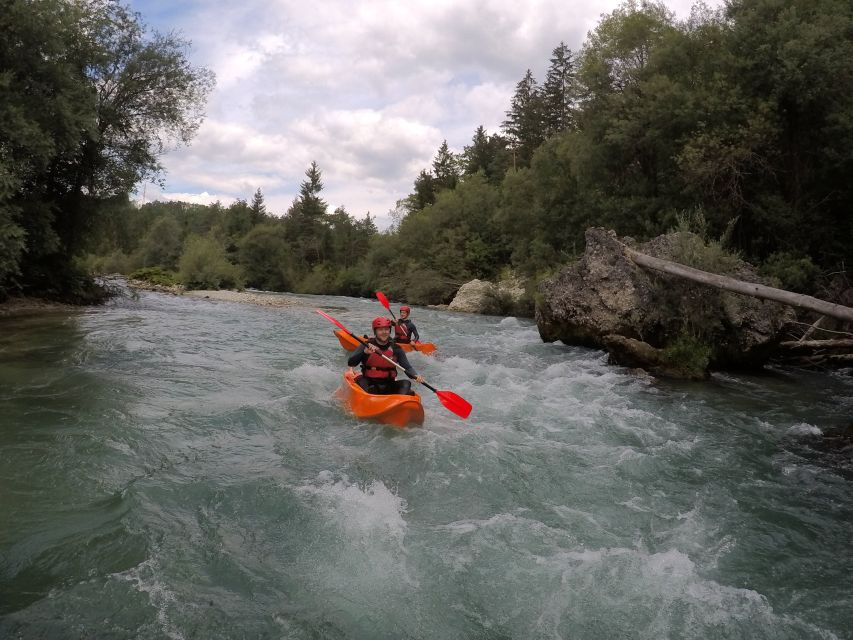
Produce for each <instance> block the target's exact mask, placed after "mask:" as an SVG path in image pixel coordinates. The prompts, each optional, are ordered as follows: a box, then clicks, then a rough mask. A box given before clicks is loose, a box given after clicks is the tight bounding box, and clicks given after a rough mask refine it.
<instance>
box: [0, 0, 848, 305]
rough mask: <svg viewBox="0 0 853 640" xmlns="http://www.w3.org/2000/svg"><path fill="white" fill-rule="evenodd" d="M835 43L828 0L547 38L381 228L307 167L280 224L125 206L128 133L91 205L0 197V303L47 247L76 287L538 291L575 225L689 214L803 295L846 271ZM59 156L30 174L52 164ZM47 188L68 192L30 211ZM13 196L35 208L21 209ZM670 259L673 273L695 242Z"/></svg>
mask: <svg viewBox="0 0 853 640" xmlns="http://www.w3.org/2000/svg"><path fill="white" fill-rule="evenodd" d="M21 4H23V3H21ZM48 4H49V3H48ZM45 6H47V5H45ZM108 6H114V5H108ZM4 19H6V20H7V21H8V20H9V18H4ZM62 24H65V23H62ZM851 34H853V5H851V4H850V3H849V2H846V1H844V0H808V1H806V0H788V1H787V2H783V3H780V2H776V1H775V0H732V1H731V2H729V3H727V5H726V6H725V7H724V8H722V9H720V10H712V9H709V8H707V7H704V6H703V5H697V6H696V7H695V8H694V9H693V11H692V13H691V14H690V16H689V17H688V18H686V19H684V20H680V21H679V20H676V19H675V17H674V15H673V14H672V12H670V11H669V10H668V9H667V8H666V7H665V5H664V4H661V3H655V2H635V1H628V2H626V3H624V4H623V5H622V6H621V7H619V8H618V9H617V10H615V11H613V12H612V13H610V14H607V15H604V16H603V17H602V19H601V20H600V22H599V23H598V25H597V26H596V27H595V29H594V30H593V31H591V32H590V33H589V34H588V37H587V39H586V41H585V42H584V43H583V46H582V47H581V48H580V50H578V51H572V50H570V49H569V48H568V47H567V46H566V45H565V44H563V43H560V44H559V45H558V46H556V47H555V48H554V50H553V53H552V55H551V57H550V59H549V60H547V61H542V62H543V63H544V64H543V65H542V66H543V69H544V75H541V76H539V73H535V72H534V70H532V69H530V70H527V71H526V72H525V73H524V74H523V77H522V78H521V80H520V81H519V82H518V85H517V86H516V89H515V92H514V95H513V96H511V99H510V100H509V104H508V110H507V118H506V121H505V122H504V124H503V127H502V130H501V131H500V132H488V131H486V130H485V129H484V128H483V127H482V126H480V127H477V128H476V130H475V131H474V133H473V135H472V138H471V141H470V143H469V144H468V145H466V146H465V148H464V149H463V150H462V151H461V152H458V153H456V152H454V151H452V150H451V149H450V148H449V147H448V145H447V144H446V143H444V144H442V145H441V147H440V148H439V149H438V150H437V152H436V155H435V157H434V160H433V162H432V165H431V166H430V167H427V168H424V169H423V170H422V171H421V172H420V173H419V174H418V175H417V176H416V177H415V179H414V183H413V189H412V192H411V193H410V194H409V195H408V196H406V197H404V198H402V199H401V200H400V201H399V202H398V203H397V205H396V208H395V210H394V211H393V213H392V217H393V220H394V223H393V225H392V226H391V227H390V229H388V230H385V231H382V232H380V231H379V230H378V229H377V228H376V225H375V222H374V220H373V219H372V218H371V217H370V216H369V215H368V216H367V217H365V218H360V217H356V216H354V215H351V214H350V212H348V211H347V210H346V209H344V208H342V207H341V208H338V209H335V210H334V211H330V208H329V206H328V205H327V203H326V202H325V201H324V200H323V198H322V189H323V182H322V173H321V168H320V167H318V166H317V165H316V164H314V163H311V164H310V166H308V169H307V171H306V175H305V180H304V181H303V183H302V186H301V189H300V192H299V194H298V195H297V196H296V197H295V199H294V201H293V204H292V205H291V207H290V208H289V209H288V210H287V211H286V212H275V213H283V215H272V213H273V212H269V211H267V209H266V206H265V204H264V201H263V195H262V193H261V192H260V190H258V191H257V192H256V193H255V194H254V196H253V197H251V198H248V199H247V200H245V201H244V200H239V201H237V202H235V203H234V204H231V205H229V206H222V205H220V204H213V205H209V206H202V205H191V204H186V203H177V202H170V203H164V202H153V203H148V204H145V205H143V206H141V207H139V206H136V205H133V204H131V203H130V201H129V200H128V199H127V195H126V194H127V190H128V189H129V186H130V185H131V184H133V183H134V181H136V180H138V179H139V178H140V177H142V176H143V175H147V174H148V173H149V172H151V171H153V170H154V169H155V168H156V155H155V153H154V152H155V151H156V145H157V141H156V140H155V141H151V140H148V141H147V142H146V141H145V140H142V142H143V143H144V144H142V152H141V156H140V158H137V156H136V155H134V154H132V153H130V152H129V150H127V151H126V152H125V153H124V155H121V154H120V155H119V160H120V161H121V162H120V163H119V165H118V166H117V167H113V166H112V164H110V163H108V162H106V159H107V158H110V157H112V156H109V155H106V150H107V148H108V147H106V146H104V145H105V144H106V142H104V143H101V147H102V148H101V150H102V152H103V155H100V156H98V155H95V156H94V157H95V158H100V159H101V163H100V164H97V163H96V164H97V167H98V169H99V170H98V171H94V173H92V172H90V173H88V174H87V173H86V172H85V171H83V174H82V175H83V176H88V177H89V181H88V184H90V185H91V187H92V190H91V191H89V190H87V189H84V188H83V185H82V184H81V185H80V188H77V183H76V182H75V181H74V180H73V179H72V178H76V176H77V174H76V173H75V174H73V175H72V176H67V177H65V179H64V180H59V178H60V177H63V176H59V177H57V178H56V179H54V177H53V176H52V174H50V173H49V172H47V169H45V172H43V173H42V174H37V175H34V176H33V177H32V179H31V180H29V181H22V180H19V181H18V182H13V183H10V184H12V186H11V187H9V188H7V191H6V192H5V193H3V194H0V199H3V200H2V201H3V202H5V203H6V204H5V205H4V207H5V208H3V209H0V282H2V283H3V284H2V285H0V290H9V289H10V288H15V287H16V286H17V287H19V288H23V289H27V288H38V287H39V286H44V282H45V279H46V278H47V279H49V276H50V274H52V273H55V272H54V271H51V264H52V263H51V260H56V257H55V256H56V255H57V254H58V253H59V254H61V255H62V256H63V259H66V258H67V257H69V256H72V255H73V256H76V258H77V261H76V264H77V265H79V266H81V267H84V268H85V269H86V270H88V271H89V272H115V271H118V272H123V273H130V272H131V271H134V270H136V269H139V268H150V267H159V268H160V269H162V271H163V272H164V273H167V274H169V277H170V278H174V279H175V280H176V281H181V282H183V283H184V284H186V285H187V286H190V287H194V286H195V287H217V286H220V287H240V286H251V287H259V288H263V289H271V290H280V291H284V290H289V291H297V292H306V293H332V294H343V295H368V294H371V293H372V291H374V290H376V289H382V290H383V291H385V292H386V293H387V294H388V295H390V296H392V297H395V298H398V299H405V300H408V301H410V302H413V303H421V304H426V303H441V302H448V301H449V299H450V298H451V297H452V295H453V293H454V292H455V291H456V289H457V288H458V287H459V285H461V284H462V283H463V282H466V281H468V280H471V279H473V278H480V279H491V280H494V279H496V278H498V277H499V276H500V274H502V273H506V272H507V271H510V272H512V273H513V274H514V275H516V276H520V277H522V278H526V279H527V280H528V281H529V282H530V283H532V284H535V283H536V282H538V281H539V280H540V279H541V278H542V277H543V276H545V275H547V274H549V273H552V272H553V271H554V270H555V269H557V268H558V267H559V266H560V265H562V264H565V263H567V262H570V261H572V260H573V259H574V258H576V256H578V255H579V254H580V253H581V252H582V250H583V246H584V231H585V230H586V229H587V228H588V227H590V226H604V227H608V228H612V229H615V230H616V232H617V233H618V234H619V235H620V236H626V235H628V236H633V237H635V238H637V239H640V240H642V239H647V238H650V237H653V236H656V235H658V234H660V233H664V232H666V231H668V230H670V229H673V228H676V227H679V225H681V226H683V225H684V224H685V219H686V217H687V218H691V217H692V219H693V222H692V223H691V224H692V225H693V227H694V228H693V230H697V229H696V228H695V227H696V225H697V224H698V225H700V226H701V229H700V231H701V233H700V235H701V236H702V237H704V238H705V239H706V241H707V243H710V244H706V247H705V248H704V249H703V252H702V254H701V255H699V254H696V255H695V256H693V257H694V258H696V259H699V258H702V259H712V260H718V261H723V262H725V261H726V260H733V259H734V258H732V257H731V256H738V257H739V258H741V259H744V260H747V261H749V262H751V263H753V264H757V265H760V266H761V269H762V273H764V274H765V275H767V276H770V277H773V278H775V280H774V282H776V284H778V285H779V286H782V287H785V288H790V289H793V290H797V291H804V292H815V291H816V290H817V289H818V288H819V287H820V286H822V284H823V283H825V281H826V278H825V274H831V273H833V274H838V273H841V272H844V270H845V267H846V265H847V264H849V263H850V262H851V261H852V260H853V217H851V216H850V214H849V210H850V202H852V201H853V183H851V182H850V181H849V179H848V177H849V175H850V174H851V170H852V169H853V65H851V63H850V60H853V35H851ZM60 35H61V34H59V35H57V36H56V38H57V39H58V41H60V42H61V41H62V40H61V37H60ZM154 43H155V44H156V45H157V46H155V51H157V50H159V49H157V47H161V48H162V47H165V48H166V50H168V51H171V52H175V51H176V47H177V46H178V43H175V42H172V41H169V40H163V39H159V40H155V41H154ZM0 46H6V47H7V49H8V45H0ZM152 46H154V45H152ZM98 52H99V55H100V56H101V58H104V59H106V57H109V56H115V55H118V52H111V51H109V50H107V49H104V48H103V47H102V48H100V49H98ZM6 55H7V56H8V51H7V53H6ZM175 55H177V53H175ZM101 58H98V59H101ZM180 60H183V58H180ZM522 64H523V63H522ZM52 69H53V68H52V67H51V69H49V70H52ZM178 71H180V72H181V73H183V74H184V76H183V77H184V78H185V81H186V84H185V85H184V86H186V90H187V92H188V93H187V98H188V102H189V103H196V102H197V101H198V100H199V99H201V98H202V97H203V95H204V93H205V90H206V89H207V88H208V87H209V75H208V74H206V73H203V72H202V71H201V70H194V69H191V68H189V67H188V66H187V65H186V63H185V61H184V62H182V64H181V65H178ZM537 76H539V77H542V78H543V81H542V82H541V83H540V82H539V81H538V80H537ZM3 77H6V76H3ZM51 78H53V77H52V76H51ZM51 78H48V79H47V80H46V81H56V78H53V80H51ZM59 78H60V79H61V78H62V76H61V74H59ZM89 86H90V88H91V87H92V86H94V87H97V86H99V85H97V83H95V84H90V85H89ZM7 91H8V89H7ZM2 99H3V100H7V98H2ZM36 112H38V110H36ZM95 115H97V114H95ZM88 117H89V119H90V120H88V121H87V122H89V121H91V122H97V119H95V120H93V119H92V118H93V115H92V114H89V116H88ZM122 122H123V121H122ZM170 122H172V123H173V124H174V127H175V128H176V129H178V130H179V131H180V132H182V133H183V134H185V135H184V137H188V135H189V134H190V133H191V130H192V127H193V126H194V125H195V124H196V123H197V120H195V119H192V118H191V117H190V115H189V113H185V112H180V114H178V113H175V115H174V117H173V120H170ZM0 126H3V125H0ZM132 131H136V129H133V130H132ZM4 135H5V134H4ZM72 138H73V137H72ZM56 139H57V140H62V141H65V144H66V146H67V148H68V149H67V151H65V153H66V155H65V156H62V157H67V156H68V154H70V153H72V152H75V153H78V154H79V152H81V150H84V149H87V148H88V146H87V143H86V140H87V138H85V136H84V140H83V142H80V140H76V141H75V140H74V139H70V140H66V138H62V137H60V136H59V134H58V133H57V136H56ZM115 139H116V138H115V137H110V136H108V135H103V136H101V137H99V138H97V140H104V141H111V140H115ZM119 139H122V140H123V138H119ZM132 140H137V141H139V140H140V139H138V138H132ZM75 142H76V144H75ZM55 146H56V145H54V147H55ZM96 146H97V145H96ZM131 146H132V145H131ZM65 148H66V147H61V149H65ZM116 148H120V149H127V147H126V146H120V147H116ZM133 148H134V149H135V148H136V147H133ZM55 153H59V152H55ZM53 159H55V155H54V156H50V154H48V155H47V156H46V159H45V160H44V162H43V164H44V166H45V167H55V166H61V167H64V166H66V164H62V163H59V164H57V163H56V162H55V161H53ZM308 160H309V159H306V165H307V164H308ZM3 166H4V167H11V166H13V165H12V164H10V163H8V162H6V164H4V165H3ZM7 171H8V170H7ZM102 174H103V176H104V177H103V179H101V176H102ZM13 177H14V176H13ZM96 178H97V179H96ZM84 182H85V180H84ZM57 183H60V184H62V185H66V187H64V191H61V193H60V195H63V196H64V197H62V198H56V197H54V198H53V199H52V200H49V201H48V202H47V203H46V202H45V201H44V200H43V199H39V198H36V199H35V200H32V196H33V195H34V194H36V195H38V194H40V193H42V192H43V191H44V185H45V184H51V185H55V184H57ZM24 184H27V185H38V186H39V189H40V191H39V190H35V191H34V189H35V187H33V188H28V190H24V187H23V186H22V185H24ZM102 184H103V185H109V187H110V188H109V189H105V188H101V185H102ZM71 187H74V188H71ZM10 194H12V195H11V196H10ZM78 201H81V202H85V203H87V205H88V206H87V207H83V208H82V209H81V206H82V205H81V204H80V202H78ZM10 203H11V204H10ZM22 203H30V204H27V206H28V207H29V208H30V209H32V210H34V211H36V212H40V213H38V214H37V215H35V216H25V215H23V214H22V213H21V210H20V207H21V206H23V204H22ZM36 203H40V204H36ZM69 204H70V205H71V208H70V209H67V210H66V208H65V207H66V205H69ZM95 205H97V206H95ZM66 211H67V215H66ZM81 211H85V212H86V213H85V215H83V214H82V213H81ZM16 212H17V213H16ZM57 212H62V213H61V215H60V214H58V213H57ZM685 212H689V213H685ZM695 212H700V213H701V215H697V214H695ZM3 216H5V218H3ZM685 216H686V217H685ZM25 220H30V222H26V225H29V226H25V222H24V221H25ZM27 243H29V245H28V244H27ZM30 247H31V248H30ZM683 249H684V252H685V260H686V261H687V263H689V262H690V259H691V251H694V249H695V248H691V247H689V246H685V247H683ZM694 253H695V251H694ZM706 266H707V265H706ZM39 283H42V284H41V285H39ZM529 291H530V296H531V298H532V293H533V291H534V287H533V286H530V287H529Z"/></svg>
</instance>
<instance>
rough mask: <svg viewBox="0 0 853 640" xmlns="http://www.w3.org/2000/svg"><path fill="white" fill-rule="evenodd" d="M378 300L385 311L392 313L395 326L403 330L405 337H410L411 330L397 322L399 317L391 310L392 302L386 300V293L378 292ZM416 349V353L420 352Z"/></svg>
mask: <svg viewBox="0 0 853 640" xmlns="http://www.w3.org/2000/svg"><path fill="white" fill-rule="evenodd" d="M376 298H377V299H378V300H379V303H380V304H381V305H382V306H383V307H385V310H386V311H387V312H388V313H390V314H391V317H392V318H394V324H395V325H397V326H398V327H400V329H402V330H403V335H404V336H408V335H409V330H408V329H407V328H406V327H405V325H401V324H400V323H399V322H398V321H397V316H395V315H394V312H393V311H392V310H391V303H390V302H388V298H386V297H385V294H384V293H382V292H381V291H377V292H376ZM414 349H415V351H417V350H418V348H417V347H414Z"/></svg>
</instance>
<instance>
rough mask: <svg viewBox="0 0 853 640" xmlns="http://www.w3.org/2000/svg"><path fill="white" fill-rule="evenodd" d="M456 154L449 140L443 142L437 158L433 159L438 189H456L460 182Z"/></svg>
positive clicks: (433, 170)
mask: <svg viewBox="0 0 853 640" xmlns="http://www.w3.org/2000/svg"><path fill="white" fill-rule="evenodd" d="M458 164H459V162H458V160H457V158H456V156H455V155H454V154H453V152H452V151H450V149H449V147H448V146H447V140H445V141H444V142H442V143H441V146H440V147H439V148H438V152H437V153H436V154H435V159H434V160H433V161H432V173H433V175H434V176H435V182H436V186H437V187H438V189H455V188H456V184H457V183H458V182H459V168H458Z"/></svg>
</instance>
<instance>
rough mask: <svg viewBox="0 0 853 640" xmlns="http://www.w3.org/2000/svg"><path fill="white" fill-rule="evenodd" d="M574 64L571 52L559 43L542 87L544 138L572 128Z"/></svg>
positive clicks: (574, 88) (574, 91)
mask: <svg viewBox="0 0 853 640" xmlns="http://www.w3.org/2000/svg"><path fill="white" fill-rule="evenodd" d="M576 92H577V89H576V87H575V62H574V58H573V56H572V51H571V49H569V48H568V47H567V46H566V45H565V43H563V42H561V43H560V45H559V46H558V47H556V48H555V49H554V51H553V53H552V54H551V66H550V67H548V74H547V76H546V77H545V84H544V85H543V87H542V103H543V104H542V107H543V111H544V114H543V118H544V121H545V123H544V125H545V136H546V137H549V136H553V135H554V134H556V133H559V132H561V131H565V130H566V129H570V128H572V127H573V126H574V124H575V122H574V120H575V118H574V101H575V95H576Z"/></svg>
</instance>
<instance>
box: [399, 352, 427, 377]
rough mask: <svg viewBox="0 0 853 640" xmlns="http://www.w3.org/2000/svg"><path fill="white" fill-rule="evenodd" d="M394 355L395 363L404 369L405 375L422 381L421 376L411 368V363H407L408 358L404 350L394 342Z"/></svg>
mask: <svg viewBox="0 0 853 640" xmlns="http://www.w3.org/2000/svg"><path fill="white" fill-rule="evenodd" d="M394 357H395V358H396V359H397V363H398V364H399V365H400V366H401V367H403V369H405V370H406V375H407V376H409V377H410V378H411V379H412V380H417V381H418V382H423V381H424V378H423V376H419V375H418V373H417V372H416V371H415V370H414V369H412V365H411V364H409V359H408V358H407V357H406V352H405V351H403V350H402V349H401V348H400V347H399V346H397V345H396V344H395V345H394Z"/></svg>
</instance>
